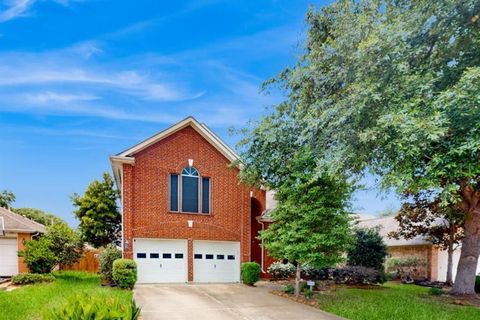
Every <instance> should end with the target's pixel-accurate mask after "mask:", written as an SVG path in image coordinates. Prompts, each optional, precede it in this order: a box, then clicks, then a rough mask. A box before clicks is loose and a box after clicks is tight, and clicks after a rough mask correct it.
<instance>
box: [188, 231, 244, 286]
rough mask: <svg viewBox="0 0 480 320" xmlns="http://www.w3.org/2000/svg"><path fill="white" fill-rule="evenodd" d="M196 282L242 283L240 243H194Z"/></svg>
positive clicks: (194, 279)
mask: <svg viewBox="0 0 480 320" xmlns="http://www.w3.org/2000/svg"><path fill="white" fill-rule="evenodd" d="M193 281H194V282H240V242H233V241H199V240H198V241H193Z"/></svg>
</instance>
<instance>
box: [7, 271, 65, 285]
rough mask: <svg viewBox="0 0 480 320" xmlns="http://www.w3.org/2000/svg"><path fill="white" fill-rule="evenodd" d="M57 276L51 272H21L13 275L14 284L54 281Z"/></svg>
mask: <svg viewBox="0 0 480 320" xmlns="http://www.w3.org/2000/svg"><path fill="white" fill-rule="evenodd" d="M53 281H55V277H54V276H53V275H52V274H51V273H48V274H39V273H20V274H17V275H16V276H13V277H12V283H13V284H32V283H40V282H53Z"/></svg>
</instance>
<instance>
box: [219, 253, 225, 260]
mask: <svg viewBox="0 0 480 320" xmlns="http://www.w3.org/2000/svg"><path fill="white" fill-rule="evenodd" d="M224 259H225V255H223V254H217V260H224Z"/></svg>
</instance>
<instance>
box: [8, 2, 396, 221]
mask: <svg viewBox="0 0 480 320" xmlns="http://www.w3.org/2000/svg"><path fill="white" fill-rule="evenodd" d="M325 3H326V2H323V1H317V2H312V1H300V0H296V1H219V0H218V1H215V0H201V1H153V0H152V1H138V0H137V1H123V0H122V1H109V0H92V1H88V0H83V1H82V0H79V1H74V0H57V1H48V0H38V1H35V0H0V148H1V150H2V153H1V155H0V190H2V189H9V190H11V191H13V192H14V193H15V194H16V195H17V201H16V203H15V205H14V206H15V207H36V208H40V209H43V210H45V211H48V212H52V213H55V214H57V215H59V216H60V217H62V218H63V219H65V220H67V221H68V222H69V223H70V224H72V225H76V221H75V219H74V218H73V214H72V211H73V207H72V206H71V202H70V196H71V195H72V194H73V193H75V192H77V193H82V192H83V191H84V190H85V188H86V186H87V185H88V183H89V182H90V181H91V180H92V179H94V178H100V177H101V174H102V172H103V171H110V164H109V161H108V156H109V155H111V154H115V153H117V152H120V151H122V150H124V149H125V148H127V147H129V146H131V145H133V144H135V143H136V142H138V141H140V140H142V139H144V138H146V137H148V136H150V135H152V134H154V133H155V132H157V131H160V130H162V129H164V128H165V127H167V126H169V125H171V124H173V123H175V122H176V121H178V120H181V119H182V118H184V117H186V116H188V115H193V116H195V117H196V118H197V119H199V120H200V121H202V122H205V123H206V124H207V125H209V126H210V127H211V128H212V129H213V130H214V131H215V132H216V133H218V134H219V135H220V136H221V137H222V138H224V139H225V140H226V141H227V142H228V143H229V144H230V145H234V144H235V142H236V141H237V140H238V137H235V136H229V135H228V128H230V127H232V126H233V127H236V128H241V127H242V126H244V125H245V123H246V122H247V121H248V120H249V119H255V118H258V117H259V116H260V115H261V114H262V113H263V112H265V108H267V107H268V106H271V105H272V104H274V103H275V102H278V101H279V99H280V97H279V96H277V95H265V94H262V93H259V86H260V85H261V83H262V82H263V81H264V80H266V79H268V78H271V77H272V76H275V75H276V74H278V72H280V71H281V70H282V68H284V67H285V66H287V65H290V64H292V63H293V62H294V61H295V59H296V58H297V57H298V56H299V54H300V52H301V40H302V38H303V37H304V35H305V34H304V33H305V30H306V28H305V25H304V23H303V21H304V15H305V12H306V10H307V8H308V5H309V4H313V5H314V6H316V7H320V6H322V5H325ZM366 182H367V185H368V186H369V187H370V188H369V189H368V190H365V191H362V192H358V193H357V194H356V200H355V201H354V209H355V210H357V211H362V212H368V213H372V214H376V213H379V212H381V211H383V210H385V209H390V208H396V207H397V206H398V200H396V199H395V197H393V196H392V195H387V196H382V195H380V194H378V192H377V191H376V189H375V188H374V187H373V186H374V179H373V178H368V179H367V181H366Z"/></svg>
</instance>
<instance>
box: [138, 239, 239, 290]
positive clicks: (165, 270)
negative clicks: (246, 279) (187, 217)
mask: <svg viewBox="0 0 480 320" xmlns="http://www.w3.org/2000/svg"><path fill="white" fill-rule="evenodd" d="M133 254H134V259H135V261H136V262H137V265H138V283H174V282H177V283H178V282H188V259H189V254H188V241H187V240H160V239H134V245H133ZM190 257H191V258H192V259H193V261H192V263H191V265H192V267H193V281H194V282H239V281H240V242H234V241H204V240H194V241H193V252H192V254H191V255H190Z"/></svg>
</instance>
